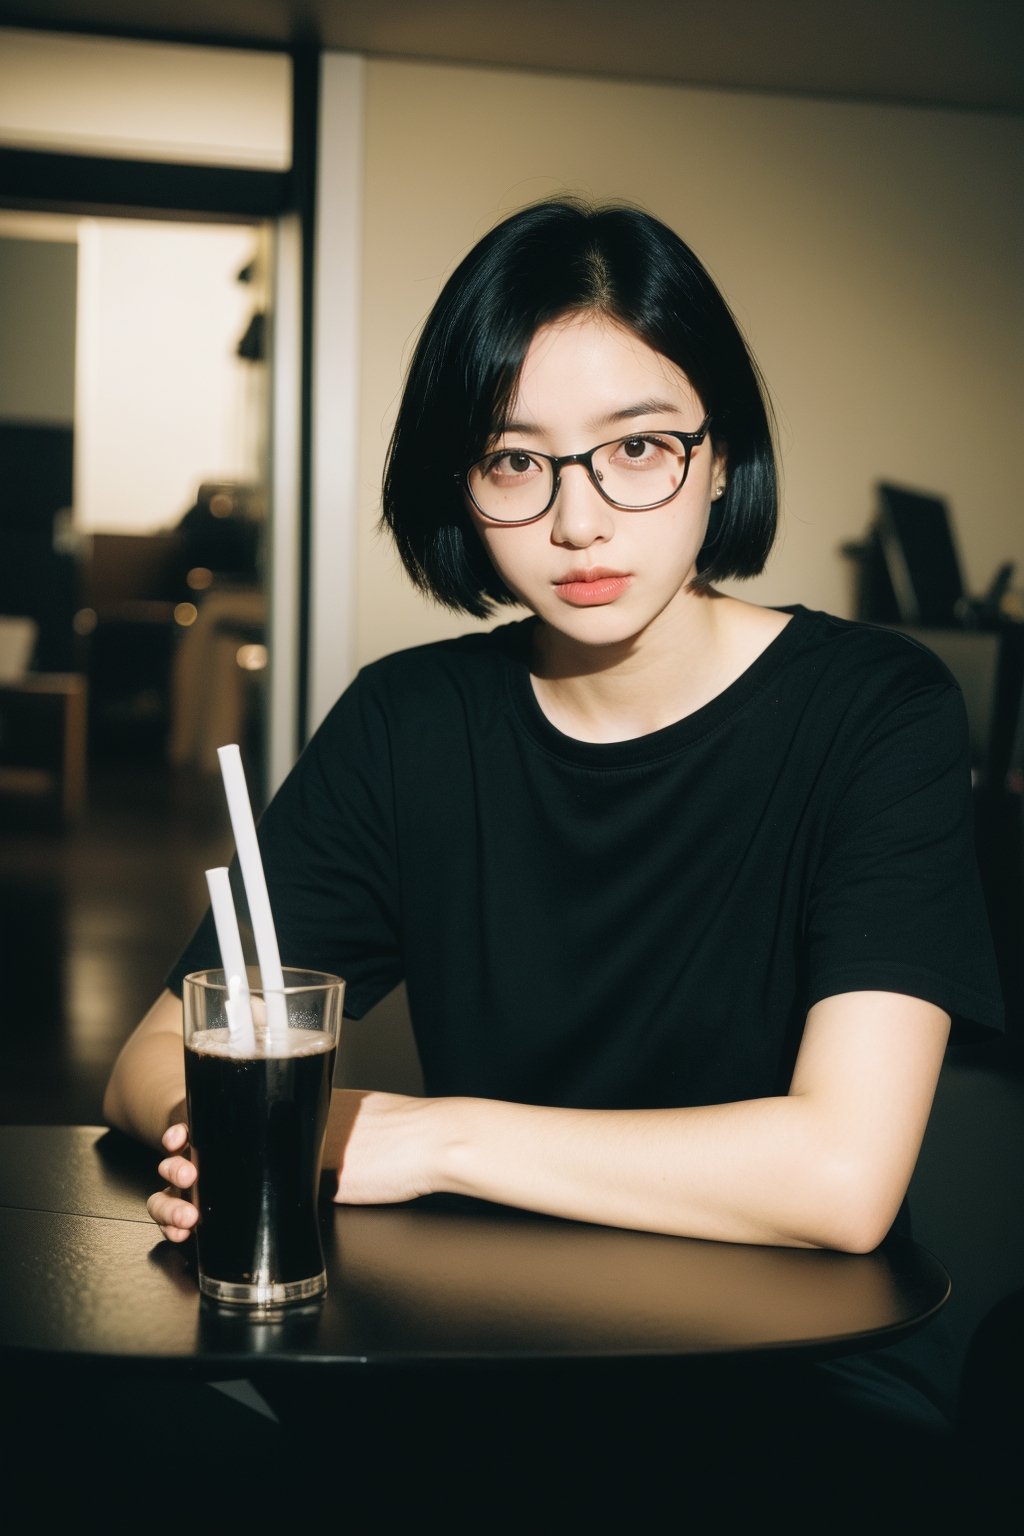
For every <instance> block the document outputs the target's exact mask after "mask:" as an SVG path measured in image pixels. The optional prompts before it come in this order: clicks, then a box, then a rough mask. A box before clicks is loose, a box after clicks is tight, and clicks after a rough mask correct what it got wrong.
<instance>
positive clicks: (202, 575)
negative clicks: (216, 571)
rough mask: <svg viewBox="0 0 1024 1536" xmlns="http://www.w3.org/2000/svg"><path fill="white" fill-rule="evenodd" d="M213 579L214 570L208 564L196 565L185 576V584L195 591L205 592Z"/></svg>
mask: <svg viewBox="0 0 1024 1536" xmlns="http://www.w3.org/2000/svg"><path fill="white" fill-rule="evenodd" d="M212 581H213V572H212V571H211V570H210V568H209V566H206V565H194V566H193V567H192V569H191V570H190V571H189V573H188V575H187V576H186V577H185V585H186V586H187V587H191V589H192V591H193V592H205V591H206V589H207V587H208V586H209V585H210V583H211V582H212Z"/></svg>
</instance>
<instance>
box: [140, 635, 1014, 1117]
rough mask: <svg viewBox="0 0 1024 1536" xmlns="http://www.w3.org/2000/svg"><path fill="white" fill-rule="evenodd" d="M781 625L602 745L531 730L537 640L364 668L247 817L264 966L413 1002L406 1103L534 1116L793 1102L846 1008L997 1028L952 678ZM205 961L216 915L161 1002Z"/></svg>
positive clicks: (503, 641)
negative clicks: (693, 690)
mask: <svg viewBox="0 0 1024 1536" xmlns="http://www.w3.org/2000/svg"><path fill="white" fill-rule="evenodd" d="M791 611H792V614H793V617H792V619H791V621H790V623H789V624H788V625H787V626H786V628H785V629H784V630H783V631H782V632H781V633H780V635H779V636H778V637H777V638H776V639H775V640H774V641H773V642H772V644H771V645H769V647H768V648H767V649H766V650H765V651H764V652H763V654H762V655H761V656H760V657H759V658H758V659H757V660H756V661H755V662H754V664H753V665H752V666H751V667H750V668H749V669H748V670H747V671H746V672H744V673H743V674H742V676H741V677H739V678H738V679H737V680H736V682H734V683H733V684H732V685H731V686H729V687H728V688H726V689H725V691H724V692H723V693H721V694H720V695H719V696H718V697H717V698H715V699H714V700H712V701H711V702H710V703H709V704H707V705H706V706H704V707H703V708H702V709H699V710H698V711H696V713H694V714H692V715H689V716H687V717H686V718H685V719H683V720H680V721H679V722H677V723H676V724H674V725H671V726H669V727H667V728H666V729H664V730H660V731H656V732H653V733H651V734H649V735H646V736H643V737H639V738H637V739H635V740H631V741H625V742H617V743H613V744H593V743H588V742H581V741H577V740H574V739H572V738H569V737H567V736H564V735H563V734H562V733H561V732H559V731H558V730H557V729H555V727H553V726H552V725H551V724H550V723H549V722H548V721H547V719H546V718H545V717H544V715H543V714H542V713H541V710H540V708H539V707H538V705H537V703H536V700H535V697H534V694H533V690H532V687H531V684H530V676H529V655H530V630H531V626H532V624H533V622H534V621H533V620H524V621H520V622H514V623H511V624H504V625H501V626H499V627H498V628H496V629H494V630H492V631H490V632H488V633H482V634H478V635H472V636H466V637H462V638H459V639H454V640H450V641H442V642H440V643H438V644H433V645H427V646H421V647H417V648H414V649H410V650H407V651H402V652H398V653H396V654H395V655H392V656H389V657H386V658H385V659H383V660H381V661H378V662H375V663H373V664H372V665H370V666H368V667H366V668H364V669H363V670H362V671H361V672H360V674H359V676H358V677H357V678H356V680H355V681H354V683H353V684H352V686H351V687H350V688H349V689H348V690H347V691H346V692H345V693H344V695H343V696H342V698H341V699H340V700H339V701H338V703H337V704H336V705H335V707H334V709H333V710H332V711H331V713H330V714H329V715H328V717H327V718H326V720H325V721H324V722H323V724H322V725H321V727H320V729H319V730H318V731H317V733H316V734H315V736H314V738H313V739H312V741H311V742H310V743H309V745H308V746H307V748H306V749H305V751H304V752H303V753H302V755H301V757H300V759H299V761H298V763H297V764H296V766H295V768H294V769H293V770H292V772H291V774H290V775H289V777H288V778H287V780H286V781H285V783H284V784H283V785H282V787H281V789H280V791H279V792H278V794H277V795H276V796H275V798H274V799H273V801H272V803H271V805H270V806H269V807H268V809H267V811H266V813H265V815H264V816H263V818H262V819H261V822H260V828H259V836H260V846H261V850H262V856H263V861H264V867H265V870H266V875H267V883H268V887H269V892H270V900H271V906H272V909H273V913H274V920H275V924H276V927H277V934H278V942H279V947H280V952H281V959H282V961H283V963H284V964H286V965H297V966H309V967H313V968H316V969H321V970H326V971H331V972H334V973H336V974H339V975H341V976H344V977H345V978H346V981H347V993H346V1012H347V1013H348V1014H350V1015H351V1016H352V1017H355V1018H359V1017H361V1016H362V1015H363V1013H365V1012H366V1010H367V1009H369V1008H370V1007H372V1005H373V1004H374V1003H375V1002H377V1001H378V1000H379V999H380V998H382V997H383V996H384V995H385V994H386V993H387V992H389V991H390V990H391V989H392V988H393V987H394V986H395V985H396V984H397V983H398V982H399V981H403V980H404V982H405V983H406V988H407V993H408V1000H409V1008H410V1014H411V1017H412V1021H413V1028H414V1031H415V1035H416V1041H417V1046H418V1050H419V1053H420V1057H421V1061H422V1066H423V1073H424V1083H425V1089H426V1092H427V1093H428V1094H471V1095H480V1096H489V1097H495V1098H505V1099H512V1100H517V1101H522V1102H527V1103H545V1104H561V1105H569V1106H583V1107H596V1108H602V1107H607V1108H626V1107H646V1106H678V1105H694V1104H708V1103H722V1102H728V1101H732V1100H737V1099H744V1098H754V1097H760V1096H762V1095H771V1094H778V1093H784V1092H785V1091H786V1089H787V1086H788V1083H789V1078H790V1075H791V1072H792V1067H793V1063H794V1059H795V1055H796V1050H797V1047H798V1045H799V1040H800V1033H801V1030H802V1027H803V1022H804V1019H805V1017H806V1013H807V1010H808V1008H809V1007H810V1006H811V1005H812V1004H813V1003H815V1002H816V1001H818V1000H819V999H821V998H824V997H827V996H829V995H831V994H834V993H840V992H847V991H857V990H884V991H895V992H903V993H907V994H910V995H912V996H915V997H921V998H925V999H927V1000H928V1001H930V1002H934V1003H936V1004H938V1005H939V1006H940V1007H942V1008H944V1009H946V1010H947V1011H948V1012H949V1013H951V1014H952V1015H953V1016H954V1018H957V1019H963V1020H968V1021H971V1022H972V1023H973V1024H975V1025H982V1026H994V1027H997V1028H998V1027H1000V1026H1001V1023H1002V1003H1001V998H1000V992H999V983H998V979H997V973H996V967H995V961H994V957H993V952H992V944H991V938H990V934H989V929H988V921H987V916H986V912H985V906H984V902H983V898H982V893H981V888H980V880H979V876H978V871H977V865H976V859H975V852H974V842H973V822H972V811H971V796H970V772H969V766H968V764H969V756H968V744H967V725H966V717H965V711H964V707H963V701H962V698H961V695H960V692H959V690H958V688H957V685H956V683H955V682H954V680H953V679H952V677H951V676H950V674H949V673H948V672H947V671H946V669H945V668H944V667H943V666H942V664H941V663H940V662H939V661H938V660H937V659H936V658H935V657H934V656H933V655H932V654H931V653H930V652H929V651H927V650H925V649H924V648H922V647H921V646H920V645H918V644H916V643H915V642H914V641H912V640H910V639H909V638H907V637H906V636H904V635H902V634H899V633H896V632H894V631H891V630H886V629H880V628H874V627H871V626H867V625H862V624H854V623H849V622H847V621H844V620H840V619H836V618H832V617H830V616H828V615H826V614H821V613H814V612H810V611H808V610H807V609H804V608H801V607H796V608H794V609H792V610H791ZM236 891H237V900H238V901H239V904H240V905H242V904H243V903H244V896H243V894H242V892H241V888H240V885H239V886H237V887H236ZM217 964H219V959H218V952H217V943H216V935H215V931H214V927H213V923H212V920H211V919H210V917H209V915H208V916H207V918H206V920H205V921H204V922H203V924H202V925H201V926H200V928H199V930H198V932H197V933H196V935H195V936H194V937H193V939H192V941H191V943H190V944H189V946H188V948H187V949H186V950H185V952H184V954H183V955H182V956H181V958H180V960H179V962H178V964H177V965H176V966H175V967H174V969H173V971H172V972H171V973H170V975H169V977H168V984H169V985H171V986H172V987H173V988H174V989H175V990H177V991H180V988H181V978H182V977H183V976H184V975H185V974H186V973H187V972H188V971H189V970H193V969H199V968H201V967H204V966H208V965H217ZM366 1086H372V1084H368V1085H366Z"/></svg>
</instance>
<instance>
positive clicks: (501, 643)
mask: <svg viewBox="0 0 1024 1536" xmlns="http://www.w3.org/2000/svg"><path fill="white" fill-rule="evenodd" d="M533 622H534V621H533V620H532V619H518V620H513V621H512V622H510V623H506V624H499V625H497V626H495V627H494V628H493V629H487V630H480V631H473V632H471V633H469V634H464V635H455V636H453V637H452V638H450V639H447V640H434V641H431V642H430V643H428V644H426V645H413V646H409V647H408V648H407V649H405V650H401V651H392V652H390V653H389V654H388V655H386V656H381V657H380V658H378V660H376V661H372V662H368V663H367V664H366V666H364V667H362V668H361V669H360V671H359V674H358V676H357V679H356V681H357V683H358V685H359V686H360V687H362V688H366V689H375V690H387V689H402V688H408V687H413V688H418V687H421V686H422V685H423V684H424V682H429V681H430V680H431V679H438V680H440V679H443V678H450V679H454V680H456V681H460V680H464V681H466V682H471V681H472V680H473V679H475V678H476V677H478V676H484V675H487V674H489V673H493V672H495V671H498V670H501V669H502V668H504V667H506V666H508V665H510V664H511V663H513V662H514V661H515V659H516V658H517V657H519V656H521V655H524V654H526V652H527V649H528V645H529V639H528V632H529V630H530V628H531V627H532V625H533Z"/></svg>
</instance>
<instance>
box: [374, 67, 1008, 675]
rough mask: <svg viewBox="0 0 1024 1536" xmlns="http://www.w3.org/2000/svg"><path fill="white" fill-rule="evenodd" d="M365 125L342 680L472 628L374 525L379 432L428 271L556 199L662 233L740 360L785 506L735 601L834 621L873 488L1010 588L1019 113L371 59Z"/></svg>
mask: <svg viewBox="0 0 1024 1536" xmlns="http://www.w3.org/2000/svg"><path fill="white" fill-rule="evenodd" d="M365 129H366V136H365V145H366V158H365V172H366V175H365V189H364V215H363V216H364V247H363V255H364V259H363V282H364V298H363V312H362V343H361V345H362V378H361V402H362V404H361V428H360V431H361V446H360V500H359V518H360V537H359V550H360V553H359V596H358V613H357V626H358V634H357V659H358V661H359V662H360V663H365V662H366V661H368V660H371V659H372V658H374V657H376V656H378V655H380V654H382V653H384V652H386V651H389V650H394V649H396V648H398V647H401V646H406V645H410V644H414V643H418V642H419V641H421V640H424V639H429V638H433V637H434V636H438V635H442V634H449V633H453V632H456V631H458V630H459V629H464V628H469V627H473V624H472V621H460V620H458V619H456V618H454V617H453V616H450V615H446V614H444V613H443V612H442V611H440V610H437V609H435V608H433V607H432V606H431V605H429V604H427V603H426V602H424V600H423V599H421V598H420V597H418V596H417V595H416V594H415V593H414V592H413V591H412V589H411V587H410V586H409V584H408V582H407V581H406V580H405V578H404V576H402V575H401V574H400V572H399V571H398V569H397V566H396V562H395V559H394V557H393V555H392V553H391V551H390V548H389V547H387V546H386V545H384V544H383V543H382V542H381V540H380V539H379V537H378V536H377V535H376V533H375V532H374V522H375V517H376V513H377V498H378V487H379V482H380V472H381V466H382V463H383V455H384V450H385V446H386V441H387V435H388V431H389V429H390V426H391V422H392V420H393V415H394V409H395V405H396V401H397V397H398V392H399V390H400V386H401V375H402V369H403V366H404V364H405V362H406V361H407V359H408V355H409V351H410V347H411V344H412V342H413V340H414V338H415V333H416V331H417V329H418V327H419V325H420V323H421V321H422V319H423V317H424V315H425V314H426V312H427V310H428V308H429V306H430V304H431V303H432V301H433V299H434V298H435V296H436V294H437V292H438V289H439V287H440V284H441V282H442V281H443V278H444V276H445V275H446V273H447V272H448V271H449V270H450V268H451V267H452V266H453V265H454V263H455V262H456V260H457V259H458V258H459V257H460V256H461V255H462V254H463V253H464V252H465V251H466V250H467V248H468V247H469V246H470V245H471V244H472V243H473V241H474V240H476V239H477V238H478V237H479V236H480V235H481V234H483V233H484V231H485V230H486V229H487V228H488V227H489V226H490V225H491V224H492V223H493V222H494V221H495V220H496V219H497V218H498V217H500V216H502V215H503V214H505V213H507V212H510V211H511V210H512V209H514V208H515V207H517V206H519V205H520V204H522V203H524V202H528V201H532V200H534V199H535V198H538V197H542V196H547V195H550V194H553V193H557V192H559V191H561V190H563V189H568V190H574V191H579V192H582V193H584V194H590V195H593V196H596V197H610V198H614V197H625V198H629V199H631V200H633V201H635V202H638V203H640V204H642V205H644V206H646V207H647V208H649V209H650V210H651V211H652V212H654V213H656V214H658V215H659V216H660V217H662V218H663V219H665V220H666V221H667V222H668V223H670V224H671V225H672V226H673V227H674V228H675V229H677V230H678V232H679V233H680V234H681V235H682V236H683V238H684V239H686V240H687V241H688V242H689V243H690V244H691V245H692V246H693V248H694V249H695V250H696V251H697V253H698V255H700V257H701V258H702V259H703V261H704V262H705V263H706V265H707V266H708V267H709V268H710V270H711V272H712V274H713V276H714V277H715V278H716V279H717V281H718V282H719V283H720V285H721V287H722V288H723V290H724V292H725V294H726V297H727V298H728V299H729V301H730V303H731V304H732V307H733V309H734V312H735V313H736V315H737V318H738V319H739V321H740V323H741V325H742V326H743V327H744V329H745V331H746V333H747V335H748V337H749V339H750V341H751V344H752V346H753V348H754V351H755V353H756V355H757V356H758V358H759V360H760V362H761V365H762V367H763V369H764V372H765V375H766V377H767V379H768V383H769V386H770V388H771V390H772V392H773V395H774V400H775V404H776V408H777V412H778V416H779V423H780V439H781V448H782V456H783V462H784V472H785V510H784V518H783V529H782V536H781V539H780V542H779V545H778V546H777V548H776V551H775V553H774V555H773V557H772V560H771V562H770V565H769V568H768V571H767V572H766V573H765V575H764V576H762V577H761V578H759V579H758V580H757V581H755V582H752V583H746V584H745V591H746V592H747V593H748V594H749V595H750V596H751V597H753V598H755V599H756V600H758V601H762V602H767V603H773V602H778V603H784V602H793V601H799V602H803V603H806V604H808V605H809V606H815V607H822V608H826V609H830V610H832V611H833V612H837V613H847V612H849V603H850V593H849V580H848V577H849V572H848V569H847V562H846V561H845V560H844V559H843V558H842V557H841V556H840V554H839V553H838V546H839V545H840V544H841V543H842V542H843V541H845V540H848V539H851V538H858V537H859V536H860V535H861V534H862V533H863V532H864V530H865V527H866V525H867V521H868V518H869V516H870V514H871V511H872V507H873V485H874V483H875V481H876V480H879V479H892V480H897V481H900V482H903V483H905V484H909V485H913V486H916V487H920V488H922V489H926V490H929V491H932V492H934V493H937V494H940V495H943V496H945V497H946V498H947V499H948V501H949V504H950V508H951V511H952V515H953V521H954V526H955V531H956V534H957V536H958V540H959V543H960V547H961V553H962V559H963V564H964V568H965V577H966V580H967V584H968V586H969V587H971V588H972V589H977V588H979V587H983V586H984V585H986V584H987V582H988V580H989V578H990V577H991V575H992V574H993V572H994V570H995V568H996V566H997V564H999V563H1000V562H1001V561H1002V560H1004V559H1016V560H1017V561H1018V562H1019V566H1020V570H1019V576H1020V579H1021V580H1022V581H1024V517H1022V516H1021V497H1020V489H1019V475H1018V471H1017V466H1016V459H1017V454H1018V448H1017V437H1018V436H1019V434H1020V430H1021V425H1022V422H1021V389H1020V357H1021V354H1022V343H1024V314H1022V303H1021V295H1020V283H1019V258H1020V252H1021V250H1022V249H1024V241H1022V238H1021V235H1022V230H1021V223H1022V216H1021V207H1020V199H1019V195H1018V191H1019V186H1020V169H1021V159H1022V148H1024V124H1022V123H1021V121H1020V120H1019V119H1013V118H1010V117H999V116H988V115H983V114H973V113H966V112H951V111H931V110H923V109H919V108H893V107H881V106H869V105H852V104H846V103H827V102H819V101H806V100H796V99H787V98H782V97H771V96H758V95H753V94H739V93H727V92H717V91H714V92H713V91H704V90H695V89H685V88H674V87H667V86H666V87H663V86H650V85H629V84H621V83H613V82H608V81H596V80H588V79H576V78H569V77H561V76H557V75H553V74H552V75H539V74H537V75H534V74H526V73H513V72H508V73H506V72H501V71H495V70H483V69H468V68H465V69H464V68H458V67H443V66H436V65H417V64H406V63H395V62H379V61H373V60H371V61H369V62H368V64H367V67H366V124H365Z"/></svg>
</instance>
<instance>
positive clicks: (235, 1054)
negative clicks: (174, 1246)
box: [185, 972, 343, 1307]
mask: <svg viewBox="0 0 1024 1536" xmlns="http://www.w3.org/2000/svg"><path fill="white" fill-rule="evenodd" d="M302 974H306V975H309V974H310V973H302ZM314 974H315V973H314ZM200 975H201V976H203V977H206V978H209V977H214V978H219V977H221V976H222V973H220V972H204V973H200ZM192 980H193V979H192V978H186V994H187V996H186V1026H185V1087H186V1094H187V1101H188V1111H187V1112H188V1122H189V1137H190V1141H191V1147H192V1158H193V1161H194V1162H195V1164H196V1168H197V1170H198V1177H197V1179H196V1183H195V1185H194V1187H193V1191H192V1198H193V1200H194V1201H195V1203H196V1204H197V1205H198V1207H199V1221H198V1223H197V1226H196V1252H197V1258H198V1268H199V1286H200V1290H201V1291H202V1292H203V1293H204V1294H205V1295H207V1296H211V1297H214V1298H215V1299H217V1300H219V1301H224V1302H233V1303H239V1304H243V1305H248V1306H256V1307H260V1306H263V1307H276V1306H280V1305H281V1304H283V1303H286V1302H295V1301H305V1300H309V1299H310V1298H312V1297H315V1296H318V1295H321V1294H322V1293H323V1291H324V1290H325V1289H326V1285H327V1277H326V1273H325V1269H324V1255H323V1248H322V1245H321V1241H320V1228H319V1215H318V1194H319V1187H320V1159H321V1156H322V1153H323V1144H324V1135H325V1132H326V1129H327V1114H328V1110H329V1107H330V1098H331V1084H332V1081H333V1076H334V1061H335V1055H336V1051H337V1041H338V1022H339V1020H340V1013H341V998H340V996H339V997H337V999H335V1000H334V1006H333V1008H332V1010H331V1012H330V1013H329V1015H328V1016H321V1012H320V1010H319V1009H318V1007H317V1006H316V1002H317V1000H316V999H313V998H310V997H309V996H307V997H305V999H304V1000H303V1001H304V1006H301V1007H300V1006H298V1005H293V1004H292V1002H291V1001H290V1000H289V1010H290V1013H289V1018H291V1017H292V1015H293V1014H294V1016H295V1017H297V1018H299V1019H300V1020H301V1026H302V1027H296V1026H294V1025H293V1024H292V1023H289V1025H288V1027H287V1028H286V1029H284V1030H280V1029H279V1030H278V1031H277V1032H276V1033H275V1034H274V1035H273V1036H271V1035H270V1034H269V1033H268V1031H267V1029H266V1028H265V1027H263V1028H260V1027H258V1028H257V1029H256V1032H255V1048H254V1047H253V1043H252V1041H251V1040H250V1041H249V1042H248V1044H247V1045H245V1044H244V1043H240V1042H239V1041H238V1039H236V1038H233V1037H232V1034H231V1031H230V1030H229V1029H228V1027H227V1026H226V1025H225V1024H224V1023H222V1022H220V1021H221V1020H222V1019H223V1017H224V1014H223V1011H221V1012H218V1011H217V1010H218V1007H219V1006H220V1000H219V999H218V998H217V997H216V988H214V990H213V991H212V992H211V989H210V985H209V981H208V980H207V982H205V983H204V984H203V986H202V990H201V991H200V992H199V995H198V997H197V996H196V992H197V985H198V984H196V983H194V982H193V986H192V995H191V998H190V997H189V996H188V993H189V983H190V982H192ZM286 980H287V977H286ZM337 985H338V986H339V987H342V986H343V983H340V982H338V983H337ZM221 992H225V989H224V988H223V986H221ZM225 995H226V993H225ZM259 1004H260V999H259V997H258V996H256V995H254V997H253V1006H254V1013H255V1014H256V1015H257V1018H259V1017H261V1010H260V1006H259ZM190 1013H191V1015H192V1017H191V1020H190V1018H189V1014H190ZM335 1015H336V1016H335ZM197 1023H202V1024H207V1023H209V1024H211V1025H212V1027H209V1028H196V1027H195V1026H196V1024H197ZM318 1025H323V1027H316V1026H318Z"/></svg>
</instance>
